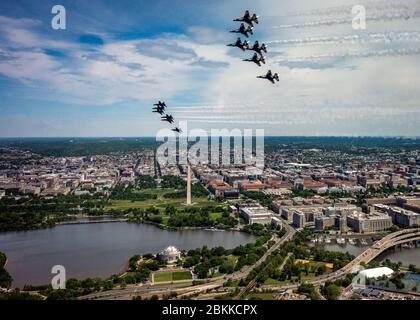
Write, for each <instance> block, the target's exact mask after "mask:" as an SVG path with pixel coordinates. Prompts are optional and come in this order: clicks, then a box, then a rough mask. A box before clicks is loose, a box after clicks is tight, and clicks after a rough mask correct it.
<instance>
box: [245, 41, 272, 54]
mask: <svg viewBox="0 0 420 320" xmlns="http://www.w3.org/2000/svg"><path fill="white" fill-rule="evenodd" d="M247 50H252V51H255V52H257V53H259V54H260V55H263V52H265V53H267V46H266V45H265V44H264V43H263V44H262V45H261V46H260V44H259V42H258V41H255V42H254V45H253V46H252V47H251V48H249V47H248V49H247Z"/></svg>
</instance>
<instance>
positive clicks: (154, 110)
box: [153, 105, 165, 115]
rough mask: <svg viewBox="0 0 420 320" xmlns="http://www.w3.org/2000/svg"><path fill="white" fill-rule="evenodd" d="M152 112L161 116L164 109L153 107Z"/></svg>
mask: <svg viewBox="0 0 420 320" xmlns="http://www.w3.org/2000/svg"><path fill="white" fill-rule="evenodd" d="M153 112H156V113H159V114H161V115H163V114H164V113H165V107H163V106H159V105H158V106H157V107H153Z"/></svg>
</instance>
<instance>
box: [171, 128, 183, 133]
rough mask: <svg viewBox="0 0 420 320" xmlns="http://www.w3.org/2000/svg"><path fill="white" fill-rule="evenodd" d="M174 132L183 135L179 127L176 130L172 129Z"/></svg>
mask: <svg viewBox="0 0 420 320" xmlns="http://www.w3.org/2000/svg"><path fill="white" fill-rule="evenodd" d="M172 131H175V132H178V133H182V130H181V129H180V128H178V127H176V128H175V129H172Z"/></svg>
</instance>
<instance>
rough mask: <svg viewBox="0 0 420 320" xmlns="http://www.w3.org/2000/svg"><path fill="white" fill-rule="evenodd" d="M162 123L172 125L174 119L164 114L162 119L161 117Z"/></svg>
mask: <svg viewBox="0 0 420 320" xmlns="http://www.w3.org/2000/svg"><path fill="white" fill-rule="evenodd" d="M161 120H162V121H167V122H169V123H174V117H172V115H170V114H165V115H164V116H163V117H161Z"/></svg>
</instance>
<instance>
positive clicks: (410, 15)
mask: <svg viewBox="0 0 420 320" xmlns="http://www.w3.org/2000/svg"><path fill="white" fill-rule="evenodd" d="M419 17H420V7H417V8H416V9H415V10H413V11H405V12H391V13H384V14H376V15H371V16H367V17H366V21H367V22H379V21H394V20H409V19H417V18H419ZM351 23H352V18H351V17H349V18H340V19H326V20H318V21H309V22H302V23H295V24H285V25H279V26H273V28H274V29H291V28H310V27H323V26H327V27H330V26H336V25H340V24H350V25H351Z"/></svg>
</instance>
